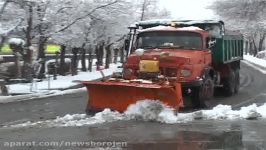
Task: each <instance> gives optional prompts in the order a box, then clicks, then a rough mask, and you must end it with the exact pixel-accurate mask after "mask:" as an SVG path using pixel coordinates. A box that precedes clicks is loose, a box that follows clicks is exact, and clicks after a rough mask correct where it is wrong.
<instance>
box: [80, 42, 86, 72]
mask: <svg viewBox="0 0 266 150" xmlns="http://www.w3.org/2000/svg"><path fill="white" fill-rule="evenodd" d="M81 66H82V67H81V71H87V67H86V49H85V48H84V47H82V48H81Z"/></svg>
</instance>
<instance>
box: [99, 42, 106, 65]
mask: <svg viewBox="0 0 266 150" xmlns="http://www.w3.org/2000/svg"><path fill="white" fill-rule="evenodd" d="M104 45H105V44H104V42H102V44H101V45H100V47H99V56H100V59H99V65H100V66H102V65H103V55H104Z"/></svg>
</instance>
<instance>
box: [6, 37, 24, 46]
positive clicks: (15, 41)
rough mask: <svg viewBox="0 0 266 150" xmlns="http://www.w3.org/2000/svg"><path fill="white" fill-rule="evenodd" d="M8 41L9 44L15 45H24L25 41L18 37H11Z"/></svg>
mask: <svg viewBox="0 0 266 150" xmlns="http://www.w3.org/2000/svg"><path fill="white" fill-rule="evenodd" d="M8 43H9V44H10V45H16V46H23V45H25V41H24V40H23V39H20V38H11V39H9V41H8Z"/></svg>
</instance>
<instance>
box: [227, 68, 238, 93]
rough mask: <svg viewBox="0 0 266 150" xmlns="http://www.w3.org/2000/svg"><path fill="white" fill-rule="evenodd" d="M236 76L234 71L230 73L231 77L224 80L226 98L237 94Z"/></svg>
mask: <svg viewBox="0 0 266 150" xmlns="http://www.w3.org/2000/svg"><path fill="white" fill-rule="evenodd" d="M235 88H236V76H235V72H234V71H230V75H229V77H227V78H225V79H224V91H225V95H226V96H232V95H233V94H234V93H235Z"/></svg>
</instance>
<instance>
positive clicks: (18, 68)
mask: <svg viewBox="0 0 266 150" xmlns="http://www.w3.org/2000/svg"><path fill="white" fill-rule="evenodd" d="M14 57H15V68H16V78H18V79H20V78H21V77H22V75H21V66H20V54H19V52H15V53H14Z"/></svg>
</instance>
